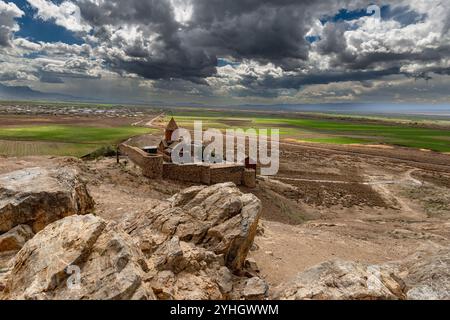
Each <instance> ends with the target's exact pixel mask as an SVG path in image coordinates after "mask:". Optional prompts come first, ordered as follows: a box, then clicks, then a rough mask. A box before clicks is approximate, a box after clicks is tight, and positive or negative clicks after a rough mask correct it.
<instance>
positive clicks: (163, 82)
mask: <svg viewBox="0 0 450 320" xmlns="http://www.w3.org/2000/svg"><path fill="white" fill-rule="evenodd" d="M374 5H375V6H374ZM376 6H378V9H377V7H376ZM368 8H369V10H368ZM0 86H3V87H4V86H28V87H30V88H32V89H33V90H36V91H41V92H51V93H59V94H66V95H71V96H76V97H86V98H98V99H105V100H109V101H114V100H116V101H118V100H122V101H124V100H126V101H149V102H158V101H161V102H165V103H179V102H199V103H205V104H215V105H228V104H229V105H231V104H244V103H254V104H280V103H293V104H301V103H308V104H309V103H330V102H351V103H363V102H384V101H386V102H408V103H411V102H420V103H449V102H450V95H449V88H450V1H448V0H396V1H363V0H361V1H360V0H14V1H8V0H0ZM0 95H1V91H0Z"/></svg>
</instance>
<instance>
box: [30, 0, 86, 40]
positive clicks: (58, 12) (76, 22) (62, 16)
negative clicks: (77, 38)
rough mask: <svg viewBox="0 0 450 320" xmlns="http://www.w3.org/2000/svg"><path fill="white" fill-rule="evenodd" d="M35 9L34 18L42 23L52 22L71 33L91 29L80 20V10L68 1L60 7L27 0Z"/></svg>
mask: <svg viewBox="0 0 450 320" xmlns="http://www.w3.org/2000/svg"><path fill="white" fill-rule="evenodd" d="M27 1H28V3H29V4H30V5H31V6H32V7H33V8H35V9H37V13H36V17H38V18H40V19H42V20H44V21H54V22H55V23H56V24H57V25H59V26H61V27H64V28H66V29H67V30H70V31H73V32H88V31H90V30H91V27H90V26H89V25H88V24H86V23H85V22H84V20H83V19H82V18H81V14H80V8H79V7H78V6H77V5H76V4H74V3H73V2H70V1H64V2H63V3H61V4H60V5H57V4H54V3H53V2H51V1H47V0H27Z"/></svg>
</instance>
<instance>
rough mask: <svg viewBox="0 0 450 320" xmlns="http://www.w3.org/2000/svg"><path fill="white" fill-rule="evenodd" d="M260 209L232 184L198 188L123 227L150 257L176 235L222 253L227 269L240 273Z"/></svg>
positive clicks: (175, 197)
mask: <svg viewBox="0 0 450 320" xmlns="http://www.w3.org/2000/svg"><path fill="white" fill-rule="evenodd" d="M261 209H262V206H261V201H260V200H259V199H258V198H257V197H256V196H254V195H253V194H243V193H242V192H240V191H239V189H238V188H237V187H236V185H235V184H233V183H223V184H217V185H214V186H209V187H206V186H197V187H192V188H189V189H186V190H184V191H182V192H180V193H179V194H176V195H175V196H173V197H172V198H171V199H169V200H168V201H165V202H162V203H160V204H159V205H158V206H157V207H155V208H154V209H153V210H151V211H150V212H147V213H142V214H140V215H138V216H136V217H131V218H130V219H129V220H128V221H127V222H125V224H124V227H125V230H126V231H128V232H129V233H130V234H131V235H132V236H134V237H135V238H137V239H139V241H140V242H141V245H142V248H143V250H144V252H147V253H148V254H151V253H153V252H155V251H156V249H157V248H159V247H160V246H161V245H162V244H163V243H165V242H166V241H170V240H171V239H172V238H173V237H174V236H176V237H178V239H179V240H180V241H183V242H189V243H192V244H194V245H197V246H200V247H202V248H204V249H206V250H209V251H212V252H214V253H215V254H217V255H223V256H224V259H225V264H226V266H227V267H229V268H230V269H231V270H233V271H239V270H241V269H242V267H243V265H244V262H245V259H246V257H247V254H248V252H249V250H250V248H251V246H252V244H253V241H254V238H255V235H256V231H257V228H258V221H259V217H260V214H261Z"/></svg>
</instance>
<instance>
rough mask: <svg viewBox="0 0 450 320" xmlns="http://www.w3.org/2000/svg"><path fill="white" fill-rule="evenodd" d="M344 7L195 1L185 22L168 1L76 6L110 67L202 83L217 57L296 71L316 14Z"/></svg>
mask: <svg viewBox="0 0 450 320" xmlns="http://www.w3.org/2000/svg"><path fill="white" fill-rule="evenodd" d="M349 2H355V1H331V0H321V1H313V0H304V1H298V0H228V1H219V0H196V1H192V3H191V4H192V6H193V8H192V12H193V14H192V17H190V19H189V21H188V22H187V23H186V24H183V23H180V22H179V21H177V20H176V17H175V12H174V8H173V7H172V6H171V4H170V1H168V0H145V1H143V0H132V1H125V0H112V1H104V2H99V4H97V3H94V2H92V1H89V0H81V1H78V2H77V3H78V5H79V7H80V12H81V16H82V17H83V19H84V20H85V21H86V22H87V23H88V24H90V25H91V26H94V33H93V35H94V37H96V38H97V39H98V40H99V41H100V45H101V46H105V47H106V48H115V49H119V50H107V49H106V50H105V51H104V56H103V58H104V59H105V62H106V64H107V65H108V66H109V67H111V68H113V69H114V70H119V71H120V70H123V71H125V72H130V73H135V74H138V75H140V76H143V77H144V78H148V79H170V78H181V79H189V80H195V79H197V80H195V81H197V82H199V81H200V82H201V79H203V78H206V77H209V76H212V75H215V74H216V67H217V63H218V60H217V59H218V58H219V57H223V56H232V57H233V58H235V59H237V60H241V59H253V60H258V61H260V62H263V63H268V62H271V63H274V64H275V65H277V66H281V67H282V68H283V69H284V70H294V69H295V68H298V67H299V66H300V65H301V64H302V63H303V62H304V61H305V60H307V58H308V51H309V48H310V44H309V42H308V41H306V40H305V34H306V32H307V31H308V28H309V25H310V24H311V22H312V21H313V19H314V14H316V15H317V10H323V12H324V13H325V12H328V11H329V10H335V8H339V7H340V6H342V5H345V4H348V3H349ZM124 26H134V27H135V29H134V32H136V34H135V36H134V37H128V36H129V35H127V34H126V33H127V32H124V33H121V32H120V30H122V29H123V28H124ZM128 32H129V31H128ZM127 37H128V38H127ZM150 39H151V40H150Z"/></svg>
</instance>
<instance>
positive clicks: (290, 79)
mask: <svg viewBox="0 0 450 320" xmlns="http://www.w3.org/2000/svg"><path fill="white" fill-rule="evenodd" d="M398 74H402V72H401V71H400V69H399V68H391V69H386V70H378V71H351V72H346V71H341V72H321V73H315V74H305V75H291V76H283V77H279V78H276V77H273V76H267V77H265V78H264V79H262V80H257V79H255V78H253V77H246V78H245V79H244V80H243V81H242V84H244V85H245V87H246V89H239V90H237V91H236V93H235V94H236V95H237V96H240V97H245V96H254V95H257V96H262V97H267V98H274V97H277V96H278V95H279V93H280V90H283V89H293V90H299V89H301V88H302V87H304V86H307V85H319V84H329V83H339V82H352V81H358V82H361V83H362V85H363V86H365V87H371V86H372V84H371V83H370V82H368V81H370V80H377V79H381V78H384V77H387V76H392V75H398Z"/></svg>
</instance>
